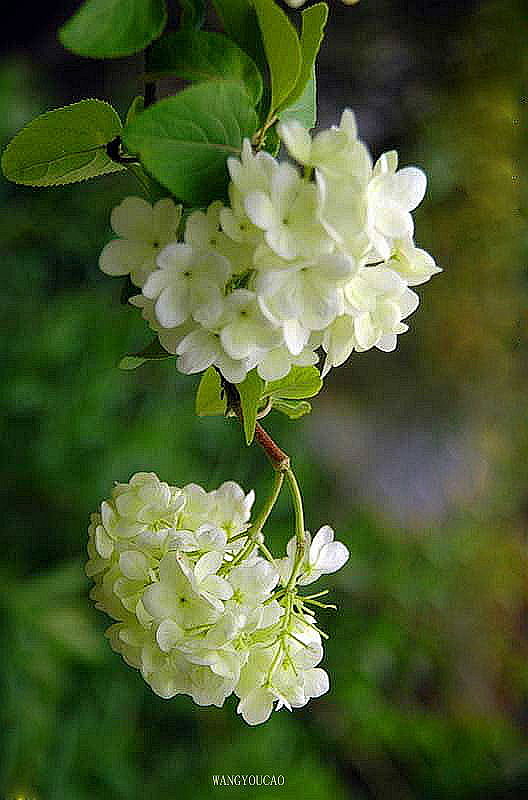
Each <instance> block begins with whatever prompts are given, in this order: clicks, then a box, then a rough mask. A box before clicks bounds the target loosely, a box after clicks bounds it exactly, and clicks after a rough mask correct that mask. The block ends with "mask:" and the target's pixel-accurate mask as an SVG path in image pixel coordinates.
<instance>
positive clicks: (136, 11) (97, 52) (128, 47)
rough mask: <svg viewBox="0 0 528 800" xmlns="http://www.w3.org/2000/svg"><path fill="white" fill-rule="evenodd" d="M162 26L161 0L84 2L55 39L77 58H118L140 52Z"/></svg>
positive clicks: (164, 11) (163, 9) (164, 15)
mask: <svg viewBox="0 0 528 800" xmlns="http://www.w3.org/2000/svg"><path fill="white" fill-rule="evenodd" d="M166 24H167V8H166V4H165V0H86V2H85V3H83V5H82V6H81V7H80V9H79V10H78V11H77V13H76V14H74V15H73V17H71V19H69V20H68V22H66V24H65V25H63V26H62V28H61V29H60V30H59V39H60V40H61V42H62V44H63V45H64V47H66V48H67V49H68V50H71V52H72V53H75V54H76V55H78V56H89V57H91V58H118V57H120V56H129V55H132V54H133V53H139V51H140V50H144V49H145V47H146V46H147V45H148V44H150V42H152V41H153V40H154V39H156V38H157V37H158V36H159V35H160V34H161V32H162V31H163V29H164V27H165V25H166Z"/></svg>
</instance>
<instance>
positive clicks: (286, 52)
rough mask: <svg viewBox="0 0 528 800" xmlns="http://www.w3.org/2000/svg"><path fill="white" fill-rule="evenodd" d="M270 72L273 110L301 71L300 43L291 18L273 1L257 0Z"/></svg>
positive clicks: (272, 110) (256, 4)
mask: <svg viewBox="0 0 528 800" xmlns="http://www.w3.org/2000/svg"><path fill="white" fill-rule="evenodd" d="M254 5H255V10H256V12H257V17H258V21H259V26H260V30H261V33H262V38H263V40H264V50H265V52H266V58H267V60H268V64H269V69H270V74H271V112H272V113H273V112H274V111H276V110H278V109H280V108H281V107H282V105H283V104H284V102H285V101H286V100H287V99H288V97H289V96H290V94H291V93H292V91H293V89H294V87H295V86H296V84H297V81H298V79H299V75H300V72H301V62H302V55H301V45H300V43H299V37H298V36H297V32H296V30H295V28H294V27H293V25H292V24H291V22H290V20H289V19H288V17H287V16H286V14H285V13H284V11H283V10H282V9H281V8H279V6H278V5H277V4H276V3H275V2H274V0H254Z"/></svg>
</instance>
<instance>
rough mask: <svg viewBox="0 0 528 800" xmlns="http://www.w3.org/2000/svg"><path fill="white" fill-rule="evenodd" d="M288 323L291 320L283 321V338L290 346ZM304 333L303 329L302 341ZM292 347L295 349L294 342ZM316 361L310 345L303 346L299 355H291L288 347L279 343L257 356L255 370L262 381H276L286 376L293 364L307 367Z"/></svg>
mask: <svg viewBox="0 0 528 800" xmlns="http://www.w3.org/2000/svg"><path fill="white" fill-rule="evenodd" d="M290 323H291V321H289V322H287V323H284V327H285V330H286V333H285V337H284V338H285V340H287V341H289V342H290V346H292V345H291V341H292V337H289V336H288V331H289V330H290V328H291V327H292V326H291V324H290ZM306 333H307V332H306V330H305V329H303V330H302V332H301V341H302V342H304V341H305V340H306ZM297 341H298V339H295V342H297ZM293 347H294V348H295V349H297V345H296V344H294V345H293ZM318 361H319V356H318V355H317V353H315V352H314V350H312V348H311V347H303V348H302V349H301V351H300V353H299V355H293V354H292V352H291V351H290V350H289V349H288V347H286V346H284V345H281V346H280V347H275V348H273V350H268V352H267V353H265V355H263V356H261V357H260V358H259V363H258V366H257V372H258V374H259V375H260V377H261V378H262V380H264V381H278V380H280V379H281V378H285V377H286V375H287V374H288V373H289V371H290V369H291V368H292V366H293V365H295V366H298V367H309V366H313V365H314V364H317V362H318Z"/></svg>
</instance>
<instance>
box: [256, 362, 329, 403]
mask: <svg viewBox="0 0 528 800" xmlns="http://www.w3.org/2000/svg"><path fill="white" fill-rule="evenodd" d="M322 386H323V381H322V379H321V376H320V375H319V370H318V369H316V367H292V368H291V370H290V371H289V372H288V374H287V375H286V377H285V378H281V379H280V380H278V381H271V382H270V383H267V384H266V386H265V388H264V391H263V396H267V397H271V398H280V399H284V398H286V399H288V400H302V399H304V398H306V397H314V396H315V395H316V394H318V393H319V392H320V391H321V388H322Z"/></svg>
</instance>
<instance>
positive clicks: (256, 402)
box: [237, 369, 265, 444]
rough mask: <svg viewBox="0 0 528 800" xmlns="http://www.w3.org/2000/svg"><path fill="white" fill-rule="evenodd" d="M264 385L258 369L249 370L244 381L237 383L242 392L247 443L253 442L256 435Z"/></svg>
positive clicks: (240, 392)
mask: <svg viewBox="0 0 528 800" xmlns="http://www.w3.org/2000/svg"><path fill="white" fill-rule="evenodd" d="M264 386H265V384H264V381H263V380H262V378H261V377H260V376H259V374H258V372H257V370H256V369H253V370H251V372H248V374H247V375H246V378H245V380H244V381H242V383H239V384H237V389H238V392H239V394H240V402H241V405H242V416H243V418H244V433H245V436H246V443H247V444H251V442H252V441H253V437H254V435H255V426H256V424H257V414H258V410H259V407H260V404H261V398H262V393H263V391H264Z"/></svg>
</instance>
